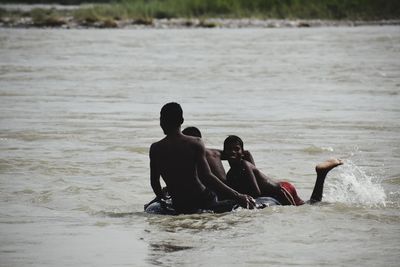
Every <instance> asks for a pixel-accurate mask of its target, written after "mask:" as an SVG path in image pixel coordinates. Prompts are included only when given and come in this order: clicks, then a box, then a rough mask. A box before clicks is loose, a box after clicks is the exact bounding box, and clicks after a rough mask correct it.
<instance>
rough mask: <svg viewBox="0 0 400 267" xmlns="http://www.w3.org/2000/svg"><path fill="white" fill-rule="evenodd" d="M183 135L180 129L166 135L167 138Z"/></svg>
mask: <svg viewBox="0 0 400 267" xmlns="http://www.w3.org/2000/svg"><path fill="white" fill-rule="evenodd" d="M181 135H182V133H181V128H180V127H179V128H177V129H173V130H170V131H169V132H168V133H166V136H167V137H177V136H181Z"/></svg>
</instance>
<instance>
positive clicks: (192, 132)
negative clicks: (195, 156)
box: [182, 127, 201, 138]
mask: <svg viewBox="0 0 400 267" xmlns="http://www.w3.org/2000/svg"><path fill="white" fill-rule="evenodd" d="M182 133H183V134H184V135H188V136H194V137H200V138H201V132H200V130H199V129H198V128H196V127H186V128H185V129H184V130H183V131H182Z"/></svg>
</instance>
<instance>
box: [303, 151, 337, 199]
mask: <svg viewBox="0 0 400 267" xmlns="http://www.w3.org/2000/svg"><path fill="white" fill-rule="evenodd" d="M342 164H343V161H341V160H339V159H330V160H327V161H325V162H323V163H320V164H318V165H317V166H316V167H315V171H316V172H317V180H316V181H315V185H314V190H313V192H312V194H311V198H310V203H311V204H312V203H315V202H319V201H321V200H322V192H323V191H324V182H325V178H326V175H327V174H328V172H329V171H330V170H332V169H333V168H335V167H337V166H339V165H342Z"/></svg>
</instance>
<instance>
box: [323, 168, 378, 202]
mask: <svg viewBox="0 0 400 267" xmlns="http://www.w3.org/2000/svg"><path fill="white" fill-rule="evenodd" d="M340 169H341V173H340V174H339V178H338V179H335V180H333V181H332V180H331V181H330V182H328V181H329V180H327V182H328V183H329V185H328V186H326V189H327V190H326V192H327V193H326V196H325V197H324V199H325V200H327V201H328V202H340V203H345V204H351V205H354V204H356V205H362V206H370V207H377V206H383V207H385V206H386V194H385V191H384V189H383V187H382V186H381V184H380V183H379V180H378V179H377V178H376V177H373V176H370V175H367V174H366V173H365V171H363V170H362V169H361V168H360V167H358V166H357V165H356V164H354V163H353V162H351V161H350V160H346V162H345V164H344V165H342V166H341V167H340Z"/></svg>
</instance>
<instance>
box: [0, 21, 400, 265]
mask: <svg viewBox="0 0 400 267" xmlns="http://www.w3.org/2000/svg"><path fill="white" fill-rule="evenodd" d="M399 93H400V28H399V27H394V26H384V27H355V28H347V27H339V28H309V29H187V30H186V29H185V30H173V29H168V30H127V29H126V30H96V29H84V30H52V29H0V206H1V209H0V238H1V242H0V265H1V266H289V265H290V266H322V265H323V266H398V262H399V260H400V256H399V255H400V249H399V247H400V210H399V208H400V106H399V103H400V96H399ZM169 101H177V102H179V103H180V104H181V105H182V107H183V109H184V117H185V123H184V126H192V125H193V126H197V127H199V128H200V129H201V130H202V133H203V136H204V142H205V144H206V146H208V147H215V148H222V142H223V140H224V139H225V137H226V136H227V135H229V134H236V135H239V136H241V137H242V138H243V140H244V142H245V148H246V149H249V150H250V151H251V152H252V154H253V156H254V158H255V162H256V165H257V166H258V167H259V168H260V169H261V170H262V171H263V172H264V173H266V174H268V175H270V176H272V177H275V178H279V179H285V180H288V181H290V182H292V183H294V184H295V185H296V187H297V189H298V192H299V195H300V196H301V197H302V198H303V199H308V197H309V196H310V194H311V191H312V187H313V184H314V179H315V173H314V166H315V164H316V163H318V162H321V161H323V160H325V159H328V158H330V157H340V158H342V159H344V160H345V165H343V166H340V167H338V168H337V169H335V170H333V171H332V172H331V173H330V174H329V176H328V178H327V181H326V185H325V192H324V202H323V203H321V204H319V205H314V206H309V205H304V206H301V207H273V208H267V209H264V210H257V211H249V210H238V211H236V212H232V213H227V214H219V215H215V214H196V215H181V216H158V215H149V214H145V213H144V212H143V204H145V203H146V202H148V201H149V200H150V199H152V198H153V193H152V190H151V187H150V185H149V167H148V166H149V159H148V148H149V146H150V144H151V143H152V142H155V141H157V140H159V139H160V138H162V137H163V134H162V131H161V129H160V127H159V121H158V118H159V110H160V108H161V106H162V105H163V104H165V103H167V102H169Z"/></svg>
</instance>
